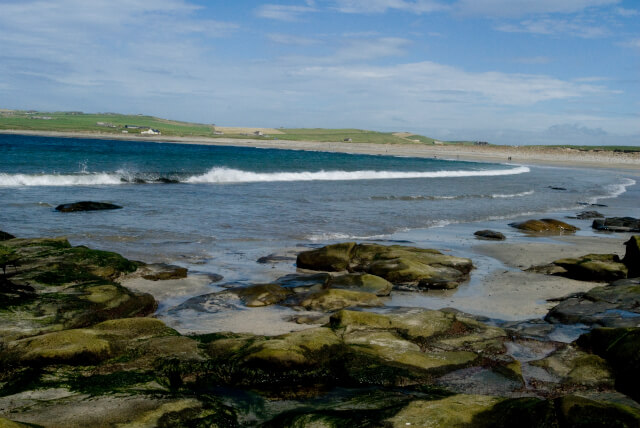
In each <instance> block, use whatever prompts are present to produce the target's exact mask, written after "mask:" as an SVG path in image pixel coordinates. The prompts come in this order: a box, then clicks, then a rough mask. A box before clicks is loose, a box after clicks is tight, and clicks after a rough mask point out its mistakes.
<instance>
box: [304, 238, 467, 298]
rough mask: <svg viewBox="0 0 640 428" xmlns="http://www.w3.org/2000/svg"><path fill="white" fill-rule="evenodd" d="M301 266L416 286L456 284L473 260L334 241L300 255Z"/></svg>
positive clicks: (401, 248) (420, 251) (441, 286)
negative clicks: (377, 277)
mask: <svg viewBox="0 0 640 428" xmlns="http://www.w3.org/2000/svg"><path fill="white" fill-rule="evenodd" d="M296 263H297V265H298V267H300V268H305V269H313V270H328V271H344V270H348V271H349V272H362V273H369V274H373V275H376V276H379V277H382V278H384V279H386V280H387V281H390V282H392V283H393V284H397V285H398V284H399V285H403V286H407V287H412V288H416V289H419V288H455V287H457V286H458V284H460V283H461V282H463V281H465V280H466V279H467V278H468V274H469V272H470V271H471V269H472V268H473V265H472V263H471V260H469V259H464V258H460V257H454V256H448V255H445V254H442V253H441V252H439V251H437V250H427V249H421V248H415V247H405V246H400V245H391V246H384V245H378V244H355V243H353V242H349V243H343V244H334V245H328V246H326V247H322V248H320V249H317V250H311V251H305V252H303V253H300V254H299V255H298V259H297V262H296Z"/></svg>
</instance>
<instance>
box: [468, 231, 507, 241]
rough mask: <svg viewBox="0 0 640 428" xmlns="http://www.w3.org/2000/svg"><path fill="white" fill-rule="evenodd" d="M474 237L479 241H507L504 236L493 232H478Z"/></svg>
mask: <svg viewBox="0 0 640 428" xmlns="http://www.w3.org/2000/svg"><path fill="white" fill-rule="evenodd" d="M474 235H475V236H477V237H478V238H480V239H490V240H493V241H504V240H505V239H507V238H506V237H505V236H504V234H502V233H500V232H496V231H494V230H478V231H477V232H476V233H474Z"/></svg>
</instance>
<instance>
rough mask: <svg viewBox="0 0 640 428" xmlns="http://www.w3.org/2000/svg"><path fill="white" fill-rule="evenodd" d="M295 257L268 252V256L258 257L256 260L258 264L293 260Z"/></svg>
mask: <svg viewBox="0 0 640 428" xmlns="http://www.w3.org/2000/svg"><path fill="white" fill-rule="evenodd" d="M295 260H296V258H295V257H294V256H282V255H278V254H269V255H268V256H263V257H260V258H259V259H258V260H256V262H258V263H260V264H268V263H280V262H294V261H295Z"/></svg>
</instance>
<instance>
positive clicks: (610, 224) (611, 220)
mask: <svg viewBox="0 0 640 428" xmlns="http://www.w3.org/2000/svg"><path fill="white" fill-rule="evenodd" d="M591 227H592V228H594V229H596V230H606V231H609V232H640V219H637V218H633V217H608V218H605V219H596V220H594V221H593V224H592V225H591Z"/></svg>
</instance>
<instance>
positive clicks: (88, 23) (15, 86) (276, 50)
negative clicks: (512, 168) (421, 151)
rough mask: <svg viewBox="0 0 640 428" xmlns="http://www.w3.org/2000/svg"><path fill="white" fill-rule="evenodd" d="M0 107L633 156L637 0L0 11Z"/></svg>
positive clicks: (128, 3) (74, 6)
mask: <svg viewBox="0 0 640 428" xmlns="http://www.w3.org/2000/svg"><path fill="white" fill-rule="evenodd" d="M0 108H9V109H35V110H41V111H68V110H74V111H84V112H88V113H94V112H118V113H127V114H138V113H142V114H150V115H155V116H160V117H164V118H168V119H175V120H185V121H192V122H199V123H209V124H216V125H219V126H246V127H249V126H251V127H287V128H361V129H371V130H377V131H385V132H388V131H407V132H414V133H418V134H422V135H426V136H430V137H433V138H438V139H442V140H482V141H490V142H492V143H497V144H515V145H517V144H625V145H640V0H306V1H305V0H288V1H252V0H228V1H222V0H220V1H202V0H55V1H53V0H49V1H45V0H18V1H14V0H0Z"/></svg>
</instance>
